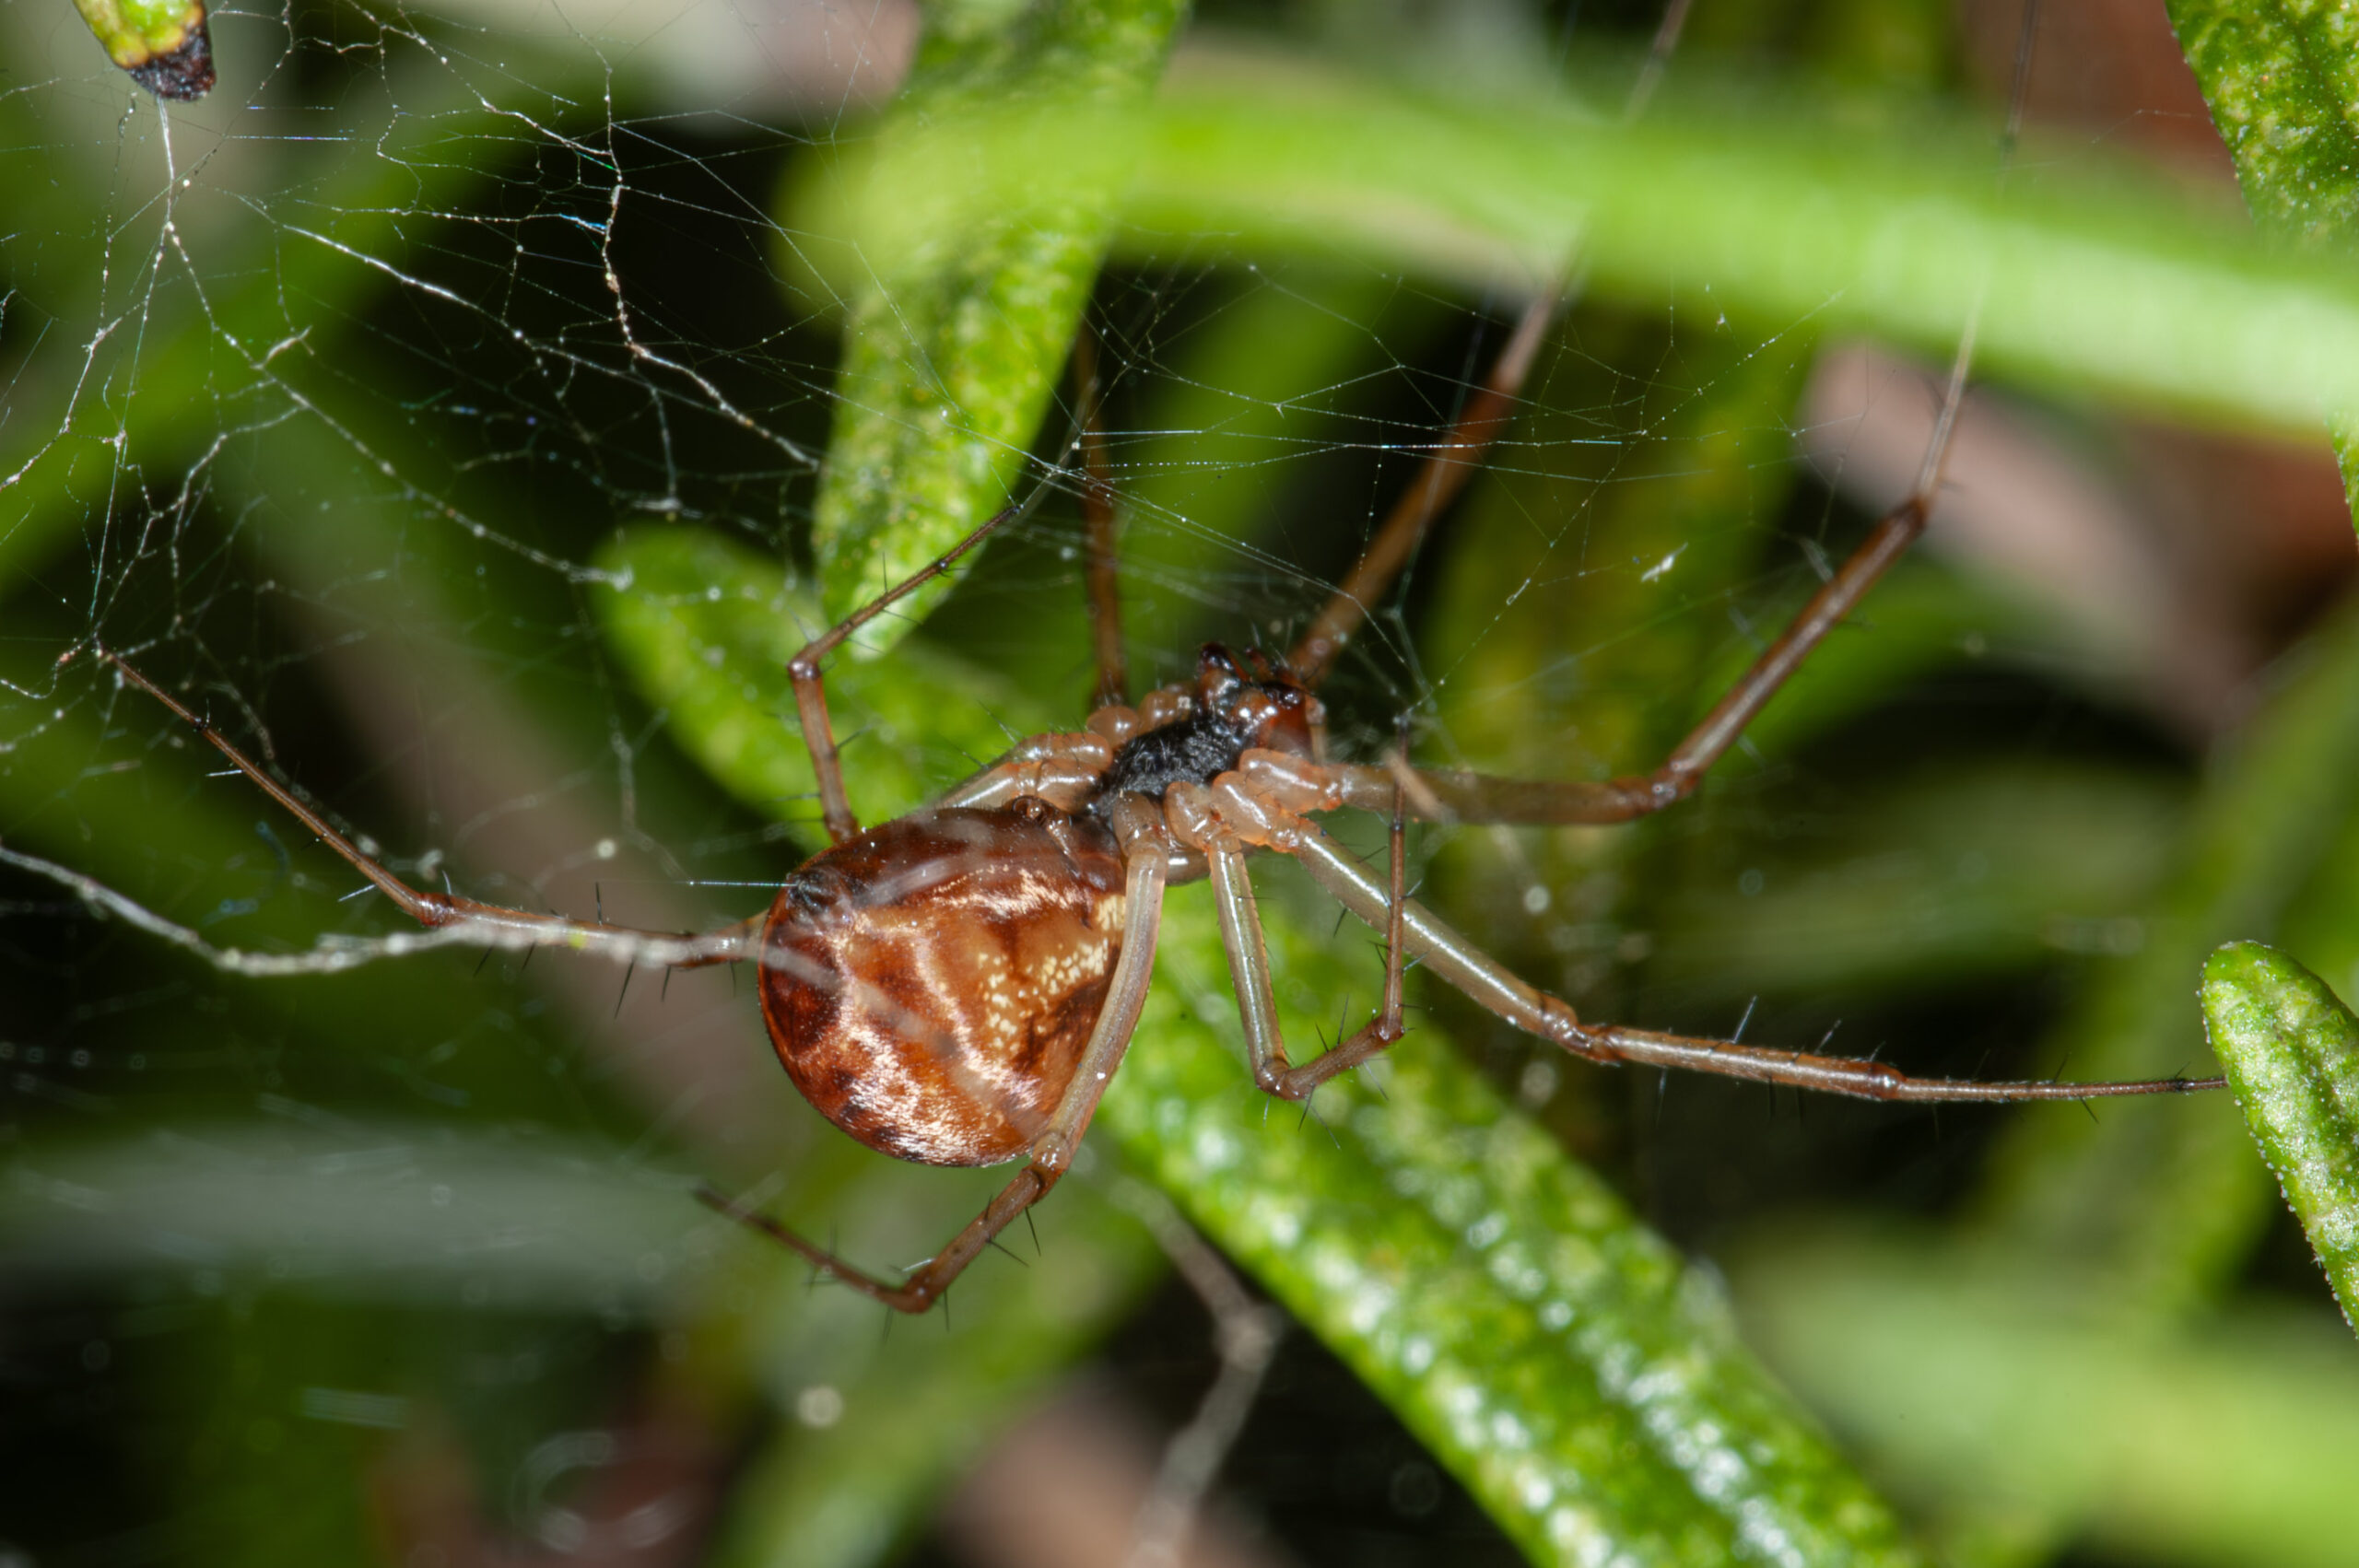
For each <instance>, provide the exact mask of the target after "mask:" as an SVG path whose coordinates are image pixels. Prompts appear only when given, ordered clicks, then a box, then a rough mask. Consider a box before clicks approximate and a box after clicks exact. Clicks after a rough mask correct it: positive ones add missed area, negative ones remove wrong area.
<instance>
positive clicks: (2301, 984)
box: [2203, 942, 2359, 1325]
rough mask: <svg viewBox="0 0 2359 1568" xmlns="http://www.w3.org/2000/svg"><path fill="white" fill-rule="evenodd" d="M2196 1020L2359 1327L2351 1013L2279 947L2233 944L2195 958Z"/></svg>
mask: <svg viewBox="0 0 2359 1568" xmlns="http://www.w3.org/2000/svg"><path fill="white" fill-rule="evenodd" d="M2203 1022H2204V1024H2205V1026H2206V1027H2207V1028H2208V1029H2209V1030H2210V1031H2211V1035H2212V1049H2213V1050H2215V1051H2217V1052H2218V1053H2219V1055H2220V1065H2221V1066H2222V1067H2223V1068H2224V1069H2225V1070H2226V1071H2227V1074H2228V1082H2229V1084H2230V1086H2231V1087H2233V1088H2234V1089H2235V1090H2236V1102H2237V1104H2239V1105H2241V1106H2244V1112H2245V1121H2246V1123H2247V1124H2248V1126H2249V1127H2250V1128H2251V1129H2252V1135H2253V1139H2254V1141H2256V1142H2258V1143H2259V1145H2260V1153H2261V1157H2262V1158H2263V1159H2265V1160H2267V1161H2268V1162H2269V1168H2270V1169H2271V1170H2272V1171H2275V1172H2276V1173H2277V1185H2278V1186H2279V1187H2280V1188H2283V1190H2284V1193H2285V1200H2286V1201H2287V1202H2288V1203H2291V1204H2292V1205H2293V1206H2294V1213H2296V1214H2298V1215H2299V1216H2301V1220H2302V1230H2303V1232H2304V1233H2305V1234H2306V1235H2308V1236H2309V1238H2310V1246H2311V1248H2312V1249H2313V1250H2314V1251H2315V1252H2316V1253H2317V1254H2318V1266H2319V1267H2320V1268H2322V1269H2324V1270H2326V1277H2327V1279H2328V1280H2329V1281H2330V1282H2331V1283H2332V1284H2333V1286H2334V1294H2335V1299H2336V1300H2337V1301H2339V1302H2341V1304H2342V1316H2343V1319H2344V1321H2346V1322H2350V1323H2353V1324H2354V1325H2359V1316H2354V1310H2359V1019H2354V1018H2353V1017H2352V1015H2351V1010H2350V1009H2349V1008H2347V1007H2345V1006H2343V1005H2342V1002H2341V1000H2340V999H2338V998H2337V997H2336V996H2335V994H2334V992H2333V991H2331V990H2330V989H2327V985H2326V982H2325V981H2323V980H2321V979H2319V978H2318V977H2317V976H2316V975H2313V974H2311V973H2310V972H2309V971H2308V970H2307V969H2305V968H2303V967H2302V966H2301V965H2299V964H2296V963H2294V961H2293V960H2292V959H2291V958H2288V957H2286V956H2285V955H2284V954H2282V953H2278V952H2276V951H2274V950H2272V949H2271V948H2267V947H2264V946H2262V945H2261V944H2260V943H2259V942H2230V943H2229V944H2228V945H2227V946H2225V947H2223V948H2222V949H2220V951H2219V952H2217V953H2215V954H2212V957H2211V959H2210V961H2208V962H2207V963H2206V964H2205V965H2203Z"/></svg>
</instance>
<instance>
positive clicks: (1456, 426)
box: [1286, 0, 1693, 691]
mask: <svg viewBox="0 0 2359 1568" xmlns="http://www.w3.org/2000/svg"><path fill="white" fill-rule="evenodd" d="M1692 4H1693V0H1671V4H1670V5H1669V6H1665V7H1664V8H1663V14H1662V20H1661V22H1659V23H1657V24H1656V27H1655V35H1654V39H1653V41H1652V42H1650V43H1649V45H1648V48H1647V58H1646V62H1645V64H1643V65H1641V66H1640V68H1639V71H1638V76H1637V80H1636V81H1634V82H1632V83H1631V85H1630V93H1629V96H1628V98H1626V99H1625V100H1624V101H1623V105H1622V114H1623V118H1624V119H1625V120H1636V119H1637V117H1638V116H1639V115H1640V114H1642V113H1644V112H1645V111H1646V107H1647V105H1648V103H1649V101H1650V100H1651V99H1653V98H1654V94H1655V88H1657V87H1658V86H1659V85H1661V81H1662V74H1663V70H1664V67H1665V66H1666V65H1667V64H1669V63H1670V60H1671V56H1672V52H1673V51H1674V50H1676V49H1677V48H1678V47H1679V39H1680V35H1681V33H1682V32H1684V30H1685V29H1686V26H1687V13H1688V11H1689V9H1690V8H1691V6H1692ZM1576 289H1577V286H1567V284H1565V283H1563V282H1561V281H1560V282H1559V283H1558V284H1556V285H1555V286H1552V287H1548V288H1546V289H1543V291H1542V292H1541V293H1540V294H1539V295H1537V296H1536V297H1534V298H1533V299H1532V302H1531V303H1530V304H1528V305H1526V306H1525V307H1524V309H1523V315H1522V317H1521V318H1520V320H1519V321H1518V322H1516V325H1515V331H1514V332H1512V333H1509V334H1508V342H1507V346H1506V347H1504V348H1502V349H1501V350H1500V351H1499V357H1498V358H1497V359H1496V361H1494V362H1493V364H1492V366H1491V373H1490V374H1489V375H1488V376H1485V378H1484V380H1483V385H1482V387H1481V389H1480V390H1479V391H1478V392H1476V393H1475V395H1474V396H1473V398H1471V399H1469V400H1468V402H1467V404H1466V406H1465V407H1464V409H1462V410H1461V412H1460V414H1459V416H1458V418H1457V419H1456V420H1455V421H1454V422H1453V423H1452V424H1451V426H1450V429H1449V435H1447V436H1445V437H1443V438H1442V440H1441V443H1440V444H1439V445H1438V446H1437V447H1435V448H1434V450H1433V451H1431V452H1429V453H1427V454H1426V462H1425V465H1424V466H1423V467H1422V468H1421V469H1419V471H1418V474H1417V477H1416V479H1415V480H1414V481H1413V482H1412V483H1411V484H1410V486H1409V487H1408V489H1407V490H1405V491H1403V492H1402V496H1401V498H1400V499H1399V500H1398V501H1395V502H1394V503H1393V506H1392V510H1391V513H1390V514H1389V515H1388V516H1387V517H1386V518H1385V520H1384V524H1383V526H1382V527H1380V528H1379V529H1378V530H1377V532H1376V536H1375V537H1374V538H1373V539H1371V540H1370V541H1369V542H1368V546H1367V550H1366V551H1365V552H1364V553H1363V554H1362V555H1361V556H1360V558H1359V561H1358V563H1357V564H1356V566H1354V567H1353V568H1352V572H1351V575H1350V576H1349V577H1347V578H1345V579H1344V583H1343V586H1342V587H1340V588H1338V589H1337V590H1336V591H1335V592H1334V595H1333V596H1332V598H1330V599H1329V600H1328V601H1327V604H1326V607H1325V608H1323V609H1321V610H1320V612H1319V614H1318V615H1317V616H1316V617H1315V618H1314V619H1313V620H1312V621H1311V623H1310V626H1309V629H1308V630H1307V631H1305V632H1304V633H1303V634H1302V637H1301V638H1300V640H1298V641H1297V642H1296V644H1295V646H1294V651H1293V652H1291V653H1289V654H1288V655H1287V656H1286V664H1287V666H1288V667H1289V668H1290V669H1291V670H1293V672H1294V673H1295V674H1296V676H1297V678H1299V679H1300V680H1301V682H1302V684H1303V685H1305V686H1308V687H1309V688H1310V689H1311V690H1313V691H1316V690H1317V689H1318V688H1319V685H1320V682H1321V681H1323V680H1325V679H1326V677H1327V672H1328V671H1329V669H1330V668H1332V665H1333V663H1334V660H1335V656H1336V655H1337V654H1339V653H1341V652H1342V651H1343V650H1344V645H1345V644H1346V643H1348V642H1350V641H1351V639H1352V637H1353V635H1354V634H1355V633H1356V632H1357V631H1358V630H1359V628H1360V625H1361V623H1362V622H1364V621H1365V620H1367V612H1368V606H1370V605H1371V604H1374V603H1376V602H1377V600H1378V599H1379V598H1381V597H1382V596H1383V594H1384V591H1385V590H1386V589H1388V588H1390V587H1391V585H1392V582H1393V579H1396V578H1398V577H1399V576H1400V575H1401V571H1402V568H1405V567H1406V566H1407V565H1408V564H1409V561H1410V558H1411V557H1412V556H1414V555H1415V554H1416V553H1417V546H1418V545H1420V544H1423V543H1425V538H1426V532H1427V531H1429V530H1430V529H1431V528H1432V527H1433V524H1434V520H1435V519H1436V518H1438V517H1439V516H1440V515H1441V514H1442V512H1443V510H1444V509H1447V508H1448V507H1449V503H1450V502H1451V501H1452V500H1453V499H1455V498H1456V497H1457V495H1458V493H1459V491H1460V490H1461V489H1463V488H1465V486H1466V482H1467V480H1468V479H1470V478H1471V477H1473V473H1474V470H1475V469H1476V468H1478V467H1480V466H1481V465H1482V462H1483V459H1484V456H1485V453H1487V452H1488V451H1490V448H1491V446H1492V443H1494V442H1495V441H1496V440H1497V439H1498V438H1499V435H1500V433H1501V432H1502V431H1504V430H1505V429H1506V428H1507V427H1508V423H1509V422H1510V421H1511V420H1512V419H1513V417H1514V413H1515V409H1514V405H1515V401H1516V398H1517V396H1518V395H1519V394H1520V392H1522V390H1523V383H1524V381H1525V380H1526V379H1527V378H1528V377H1529V376H1530V375H1531V372H1532V360H1533V359H1535V358H1536V357H1538V356H1539V353H1540V345H1541V337H1542V334H1543V333H1545V332H1546V331H1547V328H1548V323H1549V322H1550V321H1552V320H1554V319H1555V314H1556V311H1557V310H1558V309H1559V308H1561V307H1562V306H1563V304H1564V302H1565V300H1566V298H1567V296H1568V295H1570V294H1571V293H1573V292H1575V291H1576Z"/></svg>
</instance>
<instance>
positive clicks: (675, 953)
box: [102, 653, 762, 984]
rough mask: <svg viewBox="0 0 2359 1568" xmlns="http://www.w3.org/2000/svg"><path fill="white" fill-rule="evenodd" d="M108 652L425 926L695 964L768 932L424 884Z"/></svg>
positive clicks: (515, 942) (739, 954) (736, 951)
mask: <svg viewBox="0 0 2359 1568" xmlns="http://www.w3.org/2000/svg"><path fill="white" fill-rule="evenodd" d="M102 656H103V657H104V658H105V659H106V660H107V661H108V662H109V663H111V664H112V665H113V666H114V667H115V670H116V673H119V674H120V675H122V677H123V680H125V681H126V682H128V683H130V684H131V685H135V686H137V687H138V688H139V689H140V690H141V691H144V692H146V693H147V695H148V696H152V697H154V698H155V699H156V700H157V701H158V702H160V703H162V704H163V705H164V707H165V708H169V709H170V711H171V712H172V714H173V715H174V716H175V717H177V718H178V719H179V720H181V721H182V723H184V724H186V725H188V726H189V727H190V728H191V729H193V730H194V731H196V732H197V734H198V735H200V736H201V737H203V738H204V739H205V741H206V742H207V743H210V744H211V745H212V746H213V748H214V749H215V750H216V751H218V752H219V753H220V754H221V755H223V756H225V757H228V758H229V763H230V766H234V767H235V768H237V770H238V771H239V772H241V773H242V774H244V775H245V776H246V777H247V778H251V779H252V780H253V782H254V783H255V784H256V785H257V786H259V787H260V788H261V789H262V790H263V792H264V793H265V794H267V795H268V796H270V798H271V799H272V800H274V801H276V802H278V803H279V804H280V805H282V806H284V807H286V808H287V810H288V812H289V813H292V814H293V815H294V817H295V819H296V820H297V821H298V822H300V823H301V824H302V825H304V826H305V827H308V828H310V829H311V832H312V834H313V835H314V836H316V837H318V838H319V839H320V841H321V842H322V843H324V844H325V845H327V847H328V848H331V849H334V851H335V852H336V853H337V854H338V855H341V856H342V857H344V860H345V861H346V863H347V864H348V865H350V866H351V867H352V869H353V870H355V871H357V872H359V873H360V874H361V875H362V876H364V877H366V878H368V879H369V881H370V883H372V884H374V885H375V887H376V888H377V890H378V891H379V892H381V893H382V894H383V895H385V896H386V897H387V898H389V899H391V900H392V901H393V906H394V907H396V908H398V909H400V910H401V912H402V913H403V914H405V915H407V916H408V917H409V918H410V919H414V920H416V921H417V923H418V924H420V925H422V926H426V927H428V928H429V929H434V930H442V929H452V930H462V931H464V932H466V933H468V934H469V935H471V936H472V937H473V938H474V939H475V940H476V941H478V942H482V944H483V945H484V946H485V947H487V948H493V947H508V948H518V947H523V948H529V947H533V946H536V945H538V944H539V943H541V942H559V943H562V944H564V945H566V946H569V947H577V948H584V949H599V950H603V951H605V952H608V953H610V954H613V955H614V956H616V957H620V958H624V959H627V960H628V961H631V962H634V963H635V962H637V961H639V960H640V959H642V958H644V959H646V960H648V961H649V962H651V963H658V964H663V965H666V966H668V967H671V968H680V969H694V968H698V967H700V966H702V965H709V964H737V963H742V962H745V961H746V960H748V959H751V958H753V957H754V956H755V951H756V943H757V941H758V940H759V937H760V934H761V924H762V922H761V920H760V919H759V918H758V917H757V918H756V919H750V920H743V921H740V922H738V923H737V924H735V925H732V926H724V927H722V929H721V930H717V931H713V932H711V933H710V934H708V935H703V936H698V935H694V934H692V933H685V932H680V931H650V930H638V929H636V928H633V927H630V926H616V925H609V924H607V923H606V922H605V921H604V920H603V919H600V920H569V919H565V918H564V917H563V916H561V915H546V914H541V913H538V912H536V911H534V910H530V909H515V908H511V907H507V906H505V905H499V904H485V903H481V902H478V901H477V900H475V899H473V898H462V897H460V896H458V895H456V894H451V893H435V892H431V891H425V892H421V891H420V890H418V889H417V888H414V887H412V886H410V885H409V883H405V882H404V881H402V879H401V878H399V877H397V876H395V875H394V874H393V872H390V871H388V870H386V869H385V868H384V867H383V866H382V865H381V864H379V863H378V861H377V860H375V859H374V858H373V857H371V856H370V855H367V854H364V853H362V851H361V848H360V847H359V846H358V844H355V843H354V842H353V841H352V840H351V839H349V838H347V837H345V836H344V835H343V834H342V833H339V832H337V831H336V829H335V828H334V826H332V825H330V824H329V822H328V820H327V819H326V818H325V817H323V816H322V815H321V814H320V813H318V812H316V811H314V810H313V809H312V808H311V806H310V805H308V804H306V803H305V802H303V801H302V800H301V799H300V798H299V797H298V796H297V795H296V794H295V792H294V791H293V790H289V789H288V788H287V787H286V786H285V785H283V784H281V783H280V782H279V781H278V780H277V779H276V778H272V777H271V776H270V775H269V774H267V773H265V772H264V771H263V769H262V767H261V766H260V765H259V764H257V763H256V762H254V761H253V760H252V758H251V757H249V756H247V755H245V754H244V753H243V752H241V751H240V750H239V749H238V748H237V746H236V745H235V744H234V743H231V742H230V740H229V737H228V736H226V735H224V734H222V733H221V731H218V730H217V729H215V728H214V727H213V726H212V725H211V724H209V723H207V722H206V721H205V720H203V719H200V718H198V717H197V716H196V714H195V713H194V712H192V711H191V710H190V709H189V708H188V707H187V706H186V705H184V704H183V703H182V702H181V701H180V699H179V698H177V697H175V696H172V695H171V694H170V692H167V691H166V690H164V688H163V687H161V686H159V685H157V684H156V683H155V682H153V681H151V680H149V679H148V678H147V676H145V675H143V674H141V673H139V672H138V671H136V670H135V669H133V668H132V667H131V665H130V664H129V663H127V662H125V661H123V659H122V658H121V657H120V656H118V655H116V654H112V653H107V654H104V655H102ZM625 983H626V984H628V980H626V981H625Z"/></svg>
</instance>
